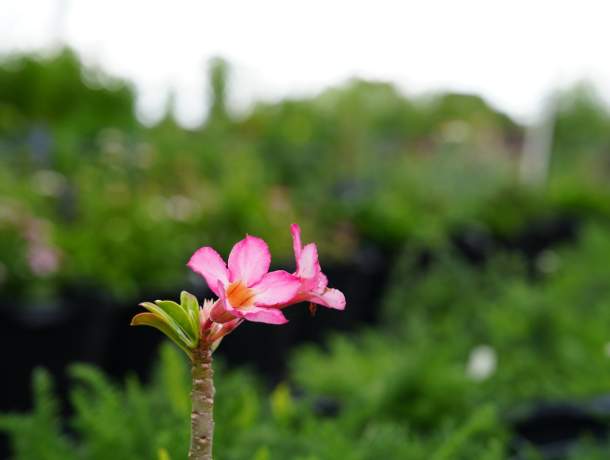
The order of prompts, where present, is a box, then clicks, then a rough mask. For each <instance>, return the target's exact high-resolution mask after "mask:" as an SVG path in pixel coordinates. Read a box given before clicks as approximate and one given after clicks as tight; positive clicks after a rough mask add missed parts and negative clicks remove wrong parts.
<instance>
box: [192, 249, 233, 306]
mask: <svg viewBox="0 0 610 460" xmlns="http://www.w3.org/2000/svg"><path fill="white" fill-rule="evenodd" d="M186 265H187V266H188V267H189V268H190V269H191V270H193V271H194V272H195V273H198V274H200V275H201V276H203V277H204V278H205V282H206V283H207V284H208V287H209V288H210V289H211V290H212V292H214V294H216V295H218V296H219V293H218V283H219V282H220V283H222V285H226V284H228V283H229V272H228V271H227V266H226V265H225V262H224V260H222V257H220V255H219V254H218V253H217V252H216V251H215V250H214V249H212V248H210V247H208V246H206V247H204V248H200V249H197V251H195V253H194V254H193V255H192V256H191V259H190V260H189V261H188V263H187V264H186Z"/></svg>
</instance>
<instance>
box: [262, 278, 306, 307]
mask: <svg viewBox="0 0 610 460" xmlns="http://www.w3.org/2000/svg"><path fill="white" fill-rule="evenodd" d="M300 286H301V281H300V280H299V279H298V278H297V277H296V276H294V275H291V274H290V273H288V272H285V271H284V270H277V271H273V272H269V273H267V274H266V275H265V276H263V278H262V279H261V280H260V281H259V282H258V283H256V284H255V285H254V286H252V290H254V292H255V293H256V294H255V296H254V304H255V305H258V306H263V307H271V306H274V305H279V304H285V303H289V302H290V300H291V299H292V298H293V297H294V296H295V295H296V294H297V292H298V290H299V288H300Z"/></svg>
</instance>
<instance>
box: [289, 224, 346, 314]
mask: <svg viewBox="0 0 610 460" xmlns="http://www.w3.org/2000/svg"><path fill="white" fill-rule="evenodd" d="M290 232H291V233H292V244H293V248H294V257H295V259H296V265H297V267H296V272H294V276H296V277H297V278H298V279H299V282H300V285H299V289H298V291H297V293H296V295H295V297H293V298H292V299H291V300H290V301H289V302H288V303H287V304H286V305H290V304H293V303H298V302H311V303H314V304H317V305H322V306H324V307H328V308H335V309H337V310H343V309H344V308H345V296H344V295H343V293H342V292H341V291H339V290H338V289H331V288H329V287H328V278H326V275H324V273H322V268H321V267H320V262H319V261H318V248H317V247H316V245H315V243H309V244H306V245H305V246H303V245H302V244H301V229H300V228H299V226H298V225H297V224H292V225H291V226H290Z"/></svg>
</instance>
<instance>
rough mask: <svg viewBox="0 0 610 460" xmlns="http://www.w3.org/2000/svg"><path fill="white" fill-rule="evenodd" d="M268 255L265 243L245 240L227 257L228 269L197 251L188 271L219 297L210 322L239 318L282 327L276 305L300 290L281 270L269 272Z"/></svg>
mask: <svg viewBox="0 0 610 460" xmlns="http://www.w3.org/2000/svg"><path fill="white" fill-rule="evenodd" d="M270 263H271V253H270V252H269V248H268V246H267V243H265V242H264V241H263V240H262V239H260V238H257V237H255V236H250V235H248V236H246V238H244V239H243V240H241V241H239V242H238V243H237V244H235V246H233V249H232V250H231V253H230V254H229V261H228V266H227V264H225V262H224V260H223V259H222V257H220V255H219V254H218V253H217V252H216V251H215V250H214V249H212V248H211V247H207V246H206V247H203V248H200V249H198V250H197V251H196V252H195V253H194V254H193V256H192V257H191V259H190V260H189V262H188V264H187V265H188V267H189V268H190V269H191V270H193V271H194V272H195V273H198V274H200V275H201V276H203V277H204V278H205V281H206V283H207V284H208V287H209V288H210V289H211V290H212V291H213V292H214V294H216V295H217V296H218V297H219V301H218V302H216V304H215V306H214V307H213V308H212V310H211V314H210V318H211V320H212V321H215V322H217V323H225V322H228V321H232V320H233V319H235V318H243V319H246V320H248V321H255V322H260V323H269V324H284V323H286V322H288V320H287V319H286V317H285V316H284V315H283V314H282V312H281V311H280V310H279V309H278V305H284V304H287V303H288V302H289V301H290V300H291V299H293V298H294V297H295V296H296V294H297V291H298V290H299V288H300V286H301V282H300V280H299V278H297V277H296V276H294V275H291V274H290V273H288V272H286V271H284V270H277V271H273V272H269V265H270Z"/></svg>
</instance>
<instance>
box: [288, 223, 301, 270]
mask: <svg viewBox="0 0 610 460" xmlns="http://www.w3.org/2000/svg"><path fill="white" fill-rule="evenodd" d="M290 233H292V248H293V249H294V258H295V259H296V260H297V266H298V263H299V257H301V248H302V247H303V245H302V244H301V227H299V226H298V225H297V224H292V225H291V226H290Z"/></svg>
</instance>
